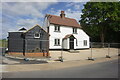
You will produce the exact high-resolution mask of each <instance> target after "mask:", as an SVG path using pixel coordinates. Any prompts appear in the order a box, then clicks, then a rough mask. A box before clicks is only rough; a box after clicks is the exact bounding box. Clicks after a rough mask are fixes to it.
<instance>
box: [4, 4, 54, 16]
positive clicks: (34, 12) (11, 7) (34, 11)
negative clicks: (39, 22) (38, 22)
mask: <svg viewBox="0 0 120 80" xmlns="http://www.w3.org/2000/svg"><path fill="white" fill-rule="evenodd" d="M52 4H55V3H50V2H43V3H42V2H41V3H40V2H39V3H36V2H35V3H34V2H28V3H26V2H18V3H3V11H5V12H6V13H7V14H9V15H11V16H25V15H30V16H33V17H39V18H41V17H44V15H43V13H42V11H43V10H45V9H46V8H47V7H48V6H50V5H52Z"/></svg>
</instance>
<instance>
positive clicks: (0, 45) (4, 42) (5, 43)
mask: <svg viewBox="0 0 120 80" xmlns="http://www.w3.org/2000/svg"><path fill="white" fill-rule="evenodd" d="M7 42H8V41H7V40H4V39H3V40H0V47H7Z"/></svg>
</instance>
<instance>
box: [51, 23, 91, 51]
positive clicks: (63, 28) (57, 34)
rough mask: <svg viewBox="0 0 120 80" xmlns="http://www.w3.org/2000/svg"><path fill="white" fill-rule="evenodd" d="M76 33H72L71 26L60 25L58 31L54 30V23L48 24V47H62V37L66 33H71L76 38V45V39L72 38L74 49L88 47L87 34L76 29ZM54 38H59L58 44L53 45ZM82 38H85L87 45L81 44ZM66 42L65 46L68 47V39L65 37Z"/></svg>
mask: <svg viewBox="0 0 120 80" xmlns="http://www.w3.org/2000/svg"><path fill="white" fill-rule="evenodd" d="M77 33H78V34H73V28H72V27H66V26H60V32H54V25H53V24H50V25H49V34H50V38H49V39H50V43H49V48H50V49H61V48H62V39H63V38H64V37H65V36H66V35H68V34H73V35H74V37H75V38H76V39H77V43H78V46H76V40H74V48H75V49H82V48H89V36H88V35H87V34H86V33H85V32H84V31H83V30H82V29H79V28H78V29H77ZM54 39H60V46H54ZM83 40H87V46H84V45H83ZM67 41H68V43H66V45H67V44H68V46H67V47H65V48H69V39H67Z"/></svg>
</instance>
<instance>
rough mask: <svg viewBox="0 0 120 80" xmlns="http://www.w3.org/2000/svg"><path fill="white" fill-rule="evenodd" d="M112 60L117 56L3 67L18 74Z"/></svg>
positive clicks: (116, 58)
mask: <svg viewBox="0 0 120 80" xmlns="http://www.w3.org/2000/svg"><path fill="white" fill-rule="evenodd" d="M112 60H118V56H114V57H112V58H99V59H96V60H95V61H91V60H77V61H65V62H50V63H48V64H22V65H21V64H16V65H4V66H5V69H4V71H7V72H20V71H37V70H54V69H63V68H69V67H76V66H84V65H89V64H95V63H101V62H106V61H112ZM4 71H3V72H4Z"/></svg>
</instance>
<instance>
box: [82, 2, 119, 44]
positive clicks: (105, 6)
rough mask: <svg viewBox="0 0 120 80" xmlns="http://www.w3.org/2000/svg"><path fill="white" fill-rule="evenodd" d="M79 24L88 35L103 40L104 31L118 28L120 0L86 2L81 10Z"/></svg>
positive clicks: (116, 30)
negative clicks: (114, 0)
mask: <svg viewBox="0 0 120 80" xmlns="http://www.w3.org/2000/svg"><path fill="white" fill-rule="evenodd" d="M82 13H83V15H81V20H80V23H81V26H82V27H83V29H84V30H85V31H86V32H87V33H88V35H90V37H98V36H99V37H100V39H101V42H104V39H105V36H106V35H108V33H107V32H106V31H109V30H112V31H113V32H119V30H120V2H87V3H86V4H85V5H84V9H83V10H82Z"/></svg>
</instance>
